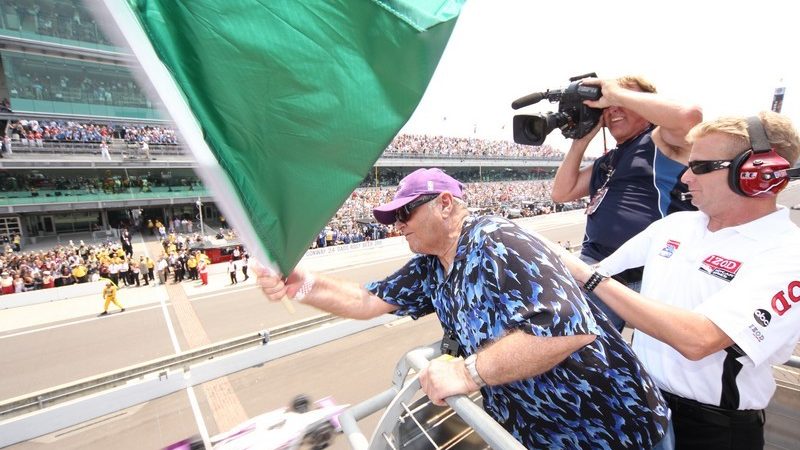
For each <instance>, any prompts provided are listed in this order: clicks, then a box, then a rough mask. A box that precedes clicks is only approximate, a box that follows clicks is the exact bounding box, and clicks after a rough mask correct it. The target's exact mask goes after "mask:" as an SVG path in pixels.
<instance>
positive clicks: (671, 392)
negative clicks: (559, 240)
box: [564, 112, 800, 449]
mask: <svg viewBox="0 0 800 450" xmlns="http://www.w3.org/2000/svg"><path fill="white" fill-rule="evenodd" d="M689 138H690V142H692V150H691V155H690V157H689V164H688V165H689V169H688V170H687V171H686V172H685V173H684V175H683V176H682V180H683V182H685V183H686V184H687V185H688V186H689V190H690V192H691V195H692V203H693V204H694V205H695V206H697V208H698V209H699V211H695V212H679V213H675V214H673V215H670V216H667V217H665V218H663V219H661V220H659V221H656V222H654V223H653V224H652V225H650V226H649V227H648V228H647V229H645V230H644V231H643V232H641V233H640V234H638V235H636V236H635V237H633V238H632V239H631V240H630V241H628V242H627V243H626V244H624V245H623V246H622V247H621V248H620V249H619V250H618V251H617V252H615V253H614V254H612V255H611V256H609V257H608V258H606V259H605V260H603V261H602V262H601V263H600V264H598V265H596V266H589V265H587V264H585V263H583V262H581V261H579V260H577V258H574V257H570V256H566V255H565V256H564V258H565V259H567V263H568V264H567V265H568V266H569V268H570V272H572V275H573V276H574V277H575V279H576V280H578V281H582V282H584V286H585V290H587V291H592V292H594V293H595V294H597V295H598V297H599V298H600V299H602V300H603V301H604V302H605V303H606V304H607V305H608V306H610V307H611V308H612V309H614V311H616V312H617V313H618V314H619V315H620V316H622V317H623V318H624V319H626V320H627V321H628V324H630V325H632V326H633V327H635V328H636V329H637V331H636V334H635V335H634V338H633V347H634V349H635V351H636V353H637V355H638V356H639V358H640V359H641V360H642V362H643V364H644V366H645V368H646V369H647V371H648V372H649V373H650V374H651V375H652V376H653V378H654V379H655V380H656V384H657V385H658V386H659V387H660V388H661V390H662V392H664V395H665V397H667V400H668V403H669V404H670V409H671V410H672V414H673V416H672V418H673V424H674V427H675V437H676V448H678V449H711V448H713V449H756V448H763V446H764V434H763V426H764V412H763V410H764V408H765V407H766V406H767V404H768V403H769V401H770V398H771V397H772V395H773V393H774V392H775V381H774V379H773V375H772V370H771V367H770V365H771V364H780V363H783V362H785V361H786V360H787V359H788V358H789V356H790V355H791V354H792V351H793V349H794V347H795V345H796V344H797V341H798V339H799V338H800V229H798V227H797V226H796V225H794V224H793V223H792V222H791V221H790V219H789V211H788V210H787V209H786V208H784V207H782V206H778V205H777V200H776V196H777V194H778V192H780V191H781V190H782V189H783V188H784V187H785V186H786V184H787V183H788V175H787V173H786V169H788V168H790V167H792V165H793V164H794V163H795V162H796V160H797V158H798V153H800V137H798V134H797V131H796V130H795V129H794V127H793V126H792V124H791V122H790V121H789V119H787V118H785V117H783V116H780V115H778V114H775V113H771V112H766V113H761V114H760V115H759V117H753V118H749V119H747V118H738V117H737V118H725V119H718V120H715V121H710V122H704V123H702V124H700V125H697V126H696V127H695V128H694V129H693V130H692V131H691V133H690V134H689ZM641 265H644V266H645V271H644V278H643V281H642V290H641V294H637V293H636V292H634V291H632V290H630V289H628V288H626V287H625V286H624V285H622V284H620V283H618V282H616V281H614V280H613V279H609V278H607V277H608V275H609V274H613V273H617V272H620V271H622V270H625V269H627V268H629V267H638V266H641Z"/></svg>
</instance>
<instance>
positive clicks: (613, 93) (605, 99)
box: [581, 78, 625, 109]
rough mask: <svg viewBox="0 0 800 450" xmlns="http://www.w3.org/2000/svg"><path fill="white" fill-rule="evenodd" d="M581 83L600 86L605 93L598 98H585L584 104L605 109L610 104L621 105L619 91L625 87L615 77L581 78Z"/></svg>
mask: <svg viewBox="0 0 800 450" xmlns="http://www.w3.org/2000/svg"><path fill="white" fill-rule="evenodd" d="M581 84H585V85H587V86H600V90H601V92H602V94H603V96H602V97H600V98H599V99H598V100H584V101H583V104H584V105H586V106H589V107H591V108H599V109H605V108H608V107H609V106H620V103H619V100H618V99H619V95H618V93H619V92H620V91H621V90H622V89H625V88H623V87H622V86H620V84H619V82H618V81H617V80H615V79H610V80H601V79H599V78H586V79H585V80H581Z"/></svg>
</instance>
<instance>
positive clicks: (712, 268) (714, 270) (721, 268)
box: [700, 255, 742, 281]
mask: <svg viewBox="0 0 800 450" xmlns="http://www.w3.org/2000/svg"><path fill="white" fill-rule="evenodd" d="M740 267H742V263H740V262H739V261H734V260H732V259H727V258H723V257H722V256H717V255H711V256H709V257H708V258H706V259H704V260H703V264H701V265H700V271H702V272H705V273H707V274H709V275H713V276H715V277H717V278H722V279H723V280H725V281H731V280H732V279H733V278H734V277H735V276H736V272H738V271H739V268H740Z"/></svg>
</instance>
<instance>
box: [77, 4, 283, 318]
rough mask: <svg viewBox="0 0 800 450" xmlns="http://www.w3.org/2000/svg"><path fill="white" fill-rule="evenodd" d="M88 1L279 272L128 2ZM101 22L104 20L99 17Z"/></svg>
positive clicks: (228, 209) (226, 205) (209, 181)
mask: <svg viewBox="0 0 800 450" xmlns="http://www.w3.org/2000/svg"><path fill="white" fill-rule="evenodd" d="M88 3H90V4H91V3H94V4H95V6H96V7H97V8H96V12H103V13H104V14H105V15H107V17H108V18H110V19H111V20H112V21H113V23H114V24H115V25H116V28H115V29H111V30H108V31H110V32H109V33H108V34H109V35H110V36H111V37H112V38H114V37H116V38H118V39H120V40H121V41H122V42H123V44H124V45H121V47H123V48H125V47H127V48H129V49H130V50H131V52H132V53H133V55H134V56H135V57H136V60H137V61H138V63H139V68H140V70H141V72H140V75H144V76H139V77H137V79H139V80H140V81H143V83H142V84H146V85H149V87H150V88H151V90H152V91H154V92H155V93H156V94H157V95H158V97H159V99H160V100H161V102H162V103H163V105H164V107H165V109H166V110H167V113H168V114H169V116H170V117H171V118H172V121H173V122H174V123H175V126H176V127H177V128H178V131H179V132H180V134H181V136H182V137H183V140H184V141H185V143H186V145H187V146H188V147H189V149H190V150H191V152H192V154H193V155H194V157H195V159H196V161H197V164H198V168H197V172H198V174H199V175H200V178H201V179H202V180H203V183H204V184H205V185H206V186H208V187H209V189H210V190H211V192H213V193H214V194H216V197H218V198H220V197H221V198H225V202H222V203H220V204H218V205H217V206H218V207H219V208H220V209H221V210H222V211H223V212H224V213H225V216H226V217H227V218H229V219H231V220H230V222H231V223H233V224H234V225H235V226H236V232H237V234H238V235H239V236H241V237H242V240H243V241H244V242H245V245H246V246H247V248H248V249H249V251H250V252H251V253H252V254H253V256H255V259H256V260H257V261H261V262H262V263H261V265H262V266H264V267H265V268H266V269H267V270H269V271H271V272H272V273H275V274H279V273H280V270H279V269H278V267H277V265H275V263H274V262H273V260H272V258H270V257H269V254H268V252H267V250H266V248H265V247H264V246H263V245H262V243H261V241H260V240H259V239H258V234H257V233H256V231H255V229H254V228H253V225H252V223H250V219H249V218H248V217H247V214H246V212H245V211H247V209H246V208H245V207H244V205H243V204H242V202H241V199H240V198H239V196H238V195H237V193H236V189H235V188H234V187H233V184H232V183H231V181H230V179H229V178H228V176H227V174H226V173H225V171H224V170H223V169H222V167H221V166H220V165H219V163H218V162H217V159H216V157H215V156H214V153H213V152H212V151H211V148H209V146H208V143H206V141H205V139H203V131H202V129H201V128H200V125H199V123H198V122H197V119H196V118H195V116H194V114H193V113H192V110H191V108H190V107H189V104H188V103H187V102H186V99H185V98H184V96H183V94H182V93H181V90H180V88H179V87H178V84H177V83H176V82H175V80H174V79H173V78H172V75H170V73H169V71H168V70H167V68H166V66H164V64H163V63H162V62H161V60H160V59H159V58H158V55H157V54H156V52H155V50H154V49H153V46H152V45H151V44H150V40H149V39H148V37H147V35H146V34H145V32H144V29H143V28H142V26H141V24H140V23H139V20H138V19H137V18H136V17H135V16H134V14H133V11H131V9H130V6H129V5H128V3H127V2H125V1H123V0H91V1H89V2H88ZM100 23H105V22H104V21H102V20H101V21H100ZM108 28H110V27H108ZM134 69H135V68H134ZM133 72H134V74H136V72H137V71H136V70H133ZM283 304H284V306H285V307H286V309H288V310H289V312H291V313H294V306H293V305H292V304H291V303H290V302H289V300H288V299H286V298H284V299H283Z"/></svg>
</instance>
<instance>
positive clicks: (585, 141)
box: [572, 100, 605, 151]
mask: <svg viewBox="0 0 800 450" xmlns="http://www.w3.org/2000/svg"><path fill="white" fill-rule="evenodd" d="M586 101H589V100H586ZM593 103H597V102H593ZM603 126H605V119H603V116H600V120H599V121H598V122H597V125H595V126H594V128H592V130H591V131H589V132H588V133H586V136H584V137H582V138H580V139H574V140H573V141H572V145H573V147H582V148H583V150H584V151H585V150H586V147H588V146H589V142H591V141H592V139H594V137H595V136H596V135H597V132H599V131H600V129H601V128H603Z"/></svg>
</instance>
